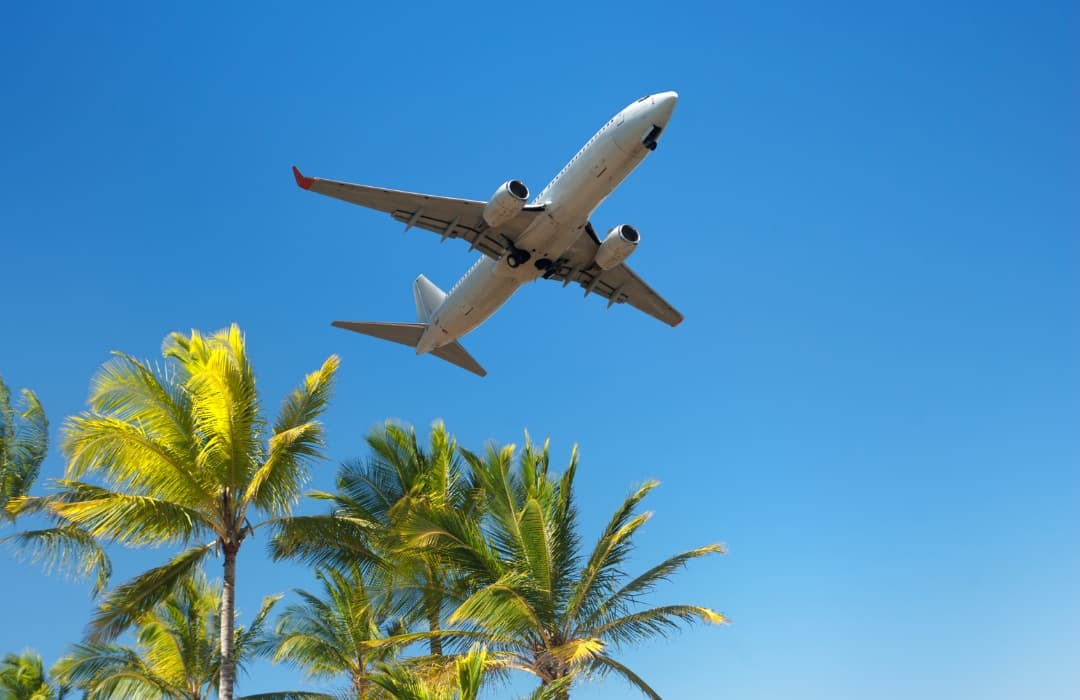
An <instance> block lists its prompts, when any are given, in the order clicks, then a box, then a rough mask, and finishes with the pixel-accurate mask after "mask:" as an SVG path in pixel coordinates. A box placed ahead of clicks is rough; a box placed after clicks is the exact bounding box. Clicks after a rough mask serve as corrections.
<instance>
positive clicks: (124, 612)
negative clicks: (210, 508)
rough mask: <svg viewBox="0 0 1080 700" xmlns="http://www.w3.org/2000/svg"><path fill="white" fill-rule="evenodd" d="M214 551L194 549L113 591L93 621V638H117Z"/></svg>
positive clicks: (201, 548) (97, 639) (205, 548)
mask: <svg viewBox="0 0 1080 700" xmlns="http://www.w3.org/2000/svg"><path fill="white" fill-rule="evenodd" d="M212 549H213V544H205V545H200V546H197V547H191V548H189V549H187V550H185V551H184V552H181V553H180V554H178V555H177V556H175V557H173V559H171V560H170V561H169V562H167V563H166V564H163V565H162V566H159V567H157V568H155V569H150V570H149V571H146V572H144V573H142V574H139V575H138V576H136V577H135V578H133V579H131V580H129V581H127V582H126V583H124V584H121V585H120V586H118V587H117V588H115V589H114V590H112V591H111V592H109V594H108V595H107V596H106V598H105V600H104V601H102V603H101V605H100V606H99V607H98V609H97V610H96V611H95V612H94V614H93V616H92V618H91V621H90V630H89V635H88V637H89V639H90V640H91V641H95V642H105V641H108V640H111V639H115V638H116V637H117V636H119V635H120V634H121V633H122V632H123V631H124V630H126V629H128V628H129V627H131V626H132V625H133V624H135V622H136V621H137V620H138V619H139V618H140V617H142V616H143V615H145V614H147V613H148V612H150V610H152V609H153V608H154V607H155V606H156V605H158V604H159V603H161V602H162V601H163V600H164V599H165V598H166V597H167V596H168V595H169V594H171V593H173V592H174V591H175V590H177V587H178V586H179V585H180V584H181V583H183V581H184V580H185V579H186V578H187V577H190V576H191V575H192V574H193V573H194V572H195V571H196V569H197V568H198V567H199V566H200V565H201V564H202V561H203V559H205V558H206V556H207V555H208V554H209V553H210V552H211V551H212Z"/></svg>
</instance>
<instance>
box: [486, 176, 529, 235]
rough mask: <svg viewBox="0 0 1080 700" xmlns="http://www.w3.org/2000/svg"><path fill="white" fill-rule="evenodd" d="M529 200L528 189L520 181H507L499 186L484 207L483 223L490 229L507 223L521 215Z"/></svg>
mask: <svg viewBox="0 0 1080 700" xmlns="http://www.w3.org/2000/svg"><path fill="white" fill-rule="evenodd" d="M528 200H529V188H528V187H526V186H525V183H524V182H522V181H521V180H507V181H506V182H504V183H503V184H501V185H499V189H497V190H495V194H493V195H491V201H489V202H488V204H487V206H486V207H484V222H485V223H487V225H488V226H490V227H491V228H499V227H500V226H502V225H503V224H506V223H509V222H510V221H511V220H512V219H513V218H514V217H515V216H517V215H518V214H520V213H521V210H522V209H523V208H524V207H525V202H527V201H528Z"/></svg>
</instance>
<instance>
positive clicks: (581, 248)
mask: <svg viewBox="0 0 1080 700" xmlns="http://www.w3.org/2000/svg"><path fill="white" fill-rule="evenodd" d="M599 247H600V239H599V238H597V236H596V232H595V231H594V230H593V227H592V224H588V225H586V227H585V234H584V235H582V236H581V237H580V238H578V240H577V241H575V242H574V245H572V246H571V247H570V250H568V251H567V252H566V253H565V254H564V255H563V258H562V260H561V261H560V264H559V266H558V269H557V270H555V271H554V272H552V273H551V274H550V275H546V277H547V278H548V279H553V280H557V281H561V282H562V283H563V286H564V287H565V286H566V285H568V284H570V283H571V282H577V283H578V284H580V285H581V286H582V287H584V288H585V295H586V296H588V295H589V294H598V295H599V296H602V297H604V298H605V299H607V300H608V308H611V306H612V305H614V304H630V306H633V307H634V308H635V309H638V310H639V311H644V312H645V313H647V314H649V315H650V316H652V317H653V318H655V319H659V320H660V321H663V322H664V323H666V324H668V325H669V326H677V325H679V324H680V323H682V321H683V315H682V314H681V313H679V312H678V311H677V310H676V309H675V307H674V306H672V305H671V304H669V303H668V302H667V301H666V300H664V298H663V297H661V296H660V295H659V294H657V293H656V291H655V290H653V288H652V287H650V286H649V285H647V284H645V282H644V281H643V280H642V279H641V278H640V277H638V276H637V274H635V273H634V271H633V270H631V269H630V267H629V266H627V265H625V264H622V265H617V266H615V267H613V268H611V269H610V270H601V269H600V268H599V267H597V266H596V265H594V264H593V258H595V257H596V250H597V249H598V248H599Z"/></svg>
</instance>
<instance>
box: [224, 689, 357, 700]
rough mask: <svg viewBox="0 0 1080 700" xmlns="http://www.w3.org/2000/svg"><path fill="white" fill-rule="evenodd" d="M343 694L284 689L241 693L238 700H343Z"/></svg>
mask: <svg viewBox="0 0 1080 700" xmlns="http://www.w3.org/2000/svg"><path fill="white" fill-rule="evenodd" d="M343 697H344V695H343V694H337V693H335V694H333V695H331V694H328V693H315V692H311V691H308V690H282V691H278V692H276V693H256V694H254V695H241V696H238V697H237V698H236V700H342V698H343Z"/></svg>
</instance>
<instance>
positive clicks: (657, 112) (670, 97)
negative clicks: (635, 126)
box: [652, 90, 679, 126]
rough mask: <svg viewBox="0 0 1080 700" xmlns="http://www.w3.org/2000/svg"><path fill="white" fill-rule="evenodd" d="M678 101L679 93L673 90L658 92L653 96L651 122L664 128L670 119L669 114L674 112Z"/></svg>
mask: <svg viewBox="0 0 1080 700" xmlns="http://www.w3.org/2000/svg"><path fill="white" fill-rule="evenodd" d="M678 101H679V93H677V92H675V91H674V90H669V91H668V92H659V93H657V94H655V95H653V98H652V104H653V115H654V116H653V122H654V123H656V124H657V125H658V126H666V125H667V123H668V120H669V119H671V113H672V112H674V111H675V103H676V102H678Z"/></svg>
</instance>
